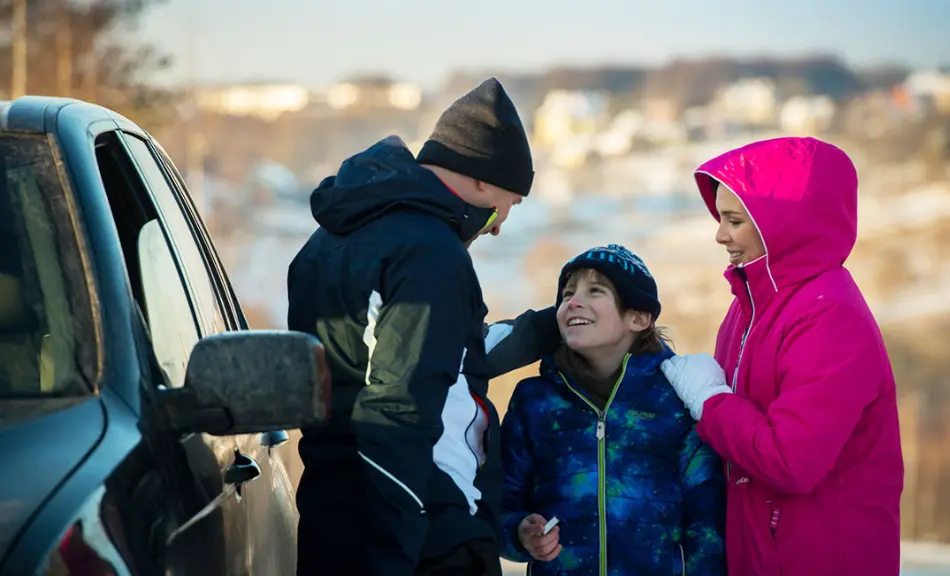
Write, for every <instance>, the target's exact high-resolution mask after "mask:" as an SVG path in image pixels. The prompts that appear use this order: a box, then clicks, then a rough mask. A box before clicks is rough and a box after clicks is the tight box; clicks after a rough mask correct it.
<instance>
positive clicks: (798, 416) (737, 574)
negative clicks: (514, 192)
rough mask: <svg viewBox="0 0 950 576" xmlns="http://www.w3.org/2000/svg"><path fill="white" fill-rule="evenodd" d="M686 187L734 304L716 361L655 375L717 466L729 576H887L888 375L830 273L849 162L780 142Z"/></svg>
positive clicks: (891, 463) (897, 453)
mask: <svg viewBox="0 0 950 576" xmlns="http://www.w3.org/2000/svg"><path fill="white" fill-rule="evenodd" d="M696 181H697V183H698V184H699V190H700V193H701V194H702V197H703V200H704V201H705V202H706V206H707V207H708V208H709V211H710V212H712V214H713V216H714V217H715V218H716V220H718V221H719V222H720V224H719V230H718V232H717V234H716V241H717V242H718V243H719V244H722V245H723V246H724V247H725V248H726V250H727V251H728V253H729V262H730V266H729V268H728V269H727V270H726V273H725V276H726V279H727V280H728V281H729V283H730V285H731V286H732V293H733V294H734V295H735V299H734V300H733V303H732V306H731V307H730V308H729V312H728V313H727V314H726V318H725V320H724V321H723V323H722V326H721V327H720V330H719V335H718V338H717V340H716V356H715V359H713V358H712V357H710V356H708V355H705V354H699V355H695V356H680V357H675V358H673V359H672V360H669V361H667V362H666V363H665V364H664V366H663V370H664V372H665V373H666V376H667V378H668V379H669V380H670V382H671V383H672V384H673V387H674V388H675V389H676V392H677V394H678V395H679V396H680V398H681V399H682V400H683V401H684V403H685V404H686V405H687V407H688V408H689V409H690V411H691V412H692V414H693V417H694V418H695V419H696V420H698V421H699V425H698V430H699V434H700V436H701V437H702V439H703V440H705V441H706V442H707V443H708V444H709V445H710V446H712V448H713V449H714V450H716V451H717V452H718V453H719V454H720V455H721V456H722V457H723V460H724V461H725V462H726V464H725V474H726V476H727V487H728V488H727V521H726V556H727V560H728V564H729V574H730V576H823V575H828V576H831V575H835V576H839V575H842V576H851V575H854V576H896V575H897V574H898V571H899V565H900V521H899V516H900V510H899V504H900V494H901V490H902V485H903V475H904V468H903V460H902V457H901V446H900V434H899V429H898V422H897V398H896V393H895V388H894V376H893V373H892V372H891V366H890V361H889V359H888V356H887V350H886V349H885V348H884V342H883V339H882V338H881V332H880V329H879V328H878V326H877V323H876V322H875V320H874V317H873V316H872V315H871V311H870V309H869V308H868V305H867V303H866V302H865V300H864V297H863V296H862V294H861V291H860V289H859V288H858V286H857V285H856V284H855V282H854V280H853V279H852V277H851V274H850V273H849V272H848V270H847V269H846V268H844V263H845V260H846V259H847V258H848V255H849V254H850V253H851V249H852V248H853V247H854V243H855V240H856V238H857V224H858V222H857V219H858V210H857V203H858V182H857V174H856V172H855V168H854V165H853V164H852V163H851V160H850V159H849V158H848V156H847V155H846V154H845V153H844V152H842V151H841V150H839V149H838V148H836V147H834V146H832V145H830V144H827V143H825V142H821V141H818V140H815V139H813V138H779V139H775V140H767V141H763V142H756V143H753V144H749V145H748V146H745V147H743V148H740V149H738V150H733V151H731V152H727V153H725V154H723V155H722V156H719V157H717V158H714V159H712V160H710V161H708V162H706V163H705V164H703V165H702V166H700V167H699V169H698V170H697V171H696ZM720 366H721V367H720ZM723 368H725V373H724V372H723Z"/></svg>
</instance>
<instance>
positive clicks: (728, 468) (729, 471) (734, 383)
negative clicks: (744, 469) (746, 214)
mask: <svg viewBox="0 0 950 576" xmlns="http://www.w3.org/2000/svg"><path fill="white" fill-rule="evenodd" d="M742 276H743V280H742V282H743V284H745V291H746V294H748V295H749V304H750V305H751V306H752V317H751V318H750V319H749V326H748V327H746V329H745V332H743V334H742V341H741V342H740V343H739V359H738V360H736V369H735V371H734V372H733V373H732V393H733V394H735V392H736V387H737V386H738V384H739V366H741V365H742V353H743V352H745V341H746V339H747V338H748V337H749V332H752V324H753V323H754V322H755V300H754V299H753V298H752V287H750V286H749V279H748V277H746V275H745V270H743V271H742ZM731 476H732V461H731V460H727V461H726V480H727V481H728V480H729V479H730V478H731Z"/></svg>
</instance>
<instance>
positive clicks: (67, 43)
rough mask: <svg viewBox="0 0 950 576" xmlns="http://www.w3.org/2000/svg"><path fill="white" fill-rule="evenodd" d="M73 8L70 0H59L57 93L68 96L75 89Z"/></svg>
mask: <svg viewBox="0 0 950 576" xmlns="http://www.w3.org/2000/svg"><path fill="white" fill-rule="evenodd" d="M72 16H73V13H72V9H71V7H70V4H69V0H59V33H58V34H56V93H57V95H58V96H62V97H64V98H67V97H69V96H70V92H72V89H73V34H72V29H73V26H72Z"/></svg>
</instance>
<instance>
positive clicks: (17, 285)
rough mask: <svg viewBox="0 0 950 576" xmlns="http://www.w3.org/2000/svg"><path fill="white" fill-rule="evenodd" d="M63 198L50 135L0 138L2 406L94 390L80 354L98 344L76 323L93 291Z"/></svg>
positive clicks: (0, 392) (0, 363)
mask: <svg viewBox="0 0 950 576" xmlns="http://www.w3.org/2000/svg"><path fill="white" fill-rule="evenodd" d="M65 192H66V191H65V189H64V186H63V180H62V177H61V172H60V170H59V169H58V167H57V162H56V156H55V155H54V151H53V146H52V144H51V143H50V141H49V140H48V139H47V138H46V137H44V136H27V135H18V134H10V133H0V400H3V399H10V398H36V397H48V396H73V395H78V394H88V393H89V392H90V388H89V386H88V385H86V384H85V383H84V382H83V380H82V379H81V378H80V373H79V372H80V370H79V368H80V366H82V362H80V354H79V352H80V348H83V349H84V350H88V348H89V347H91V346H95V338H89V337H88V335H86V334H85V332H86V331H88V330H89V323H88V322H81V321H79V320H78V319H80V318H86V317H88V316H85V315H84V313H78V311H80V310H84V309H85V310H88V297H87V296H86V294H87V293H88V292H87V290H86V287H85V283H84V282H82V281H81V279H82V278H83V277H84V275H83V274H82V273H81V271H82V269H83V265H82V260H81V258H80V256H79V250H78V249H77V246H78V244H77V240H76V235H75V227H74V225H73V223H72V220H71V218H70V214H74V213H75V211H73V210H70V209H69V205H68V201H67V195H66V193H65ZM74 278H78V279H80V282H75V281H74V282H70V281H69V280H70V279H74ZM80 326H85V328H83V329H80ZM80 334H83V336H82V337H80ZM84 340H85V341H86V342H83V341H84ZM77 342H82V344H81V345H80V344H77Z"/></svg>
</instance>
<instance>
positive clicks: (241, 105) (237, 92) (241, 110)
mask: <svg viewBox="0 0 950 576" xmlns="http://www.w3.org/2000/svg"><path fill="white" fill-rule="evenodd" d="M195 101H196V103H197V104H198V107H199V108H201V109H202V110H205V111H207V112H212V113H215V114H224V115H229V116H254V117H258V118H262V119H265V120H275V119H277V118H278V117H280V115H281V114H284V113H285V112H298V111H300V110H303V109H304V108H306V107H307V105H308V104H309V103H310V92H309V91H308V90H307V89H306V88H304V87H302V86H298V85H296V84H234V85H223V86H204V87H201V88H198V89H197V90H196V91H195Z"/></svg>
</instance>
